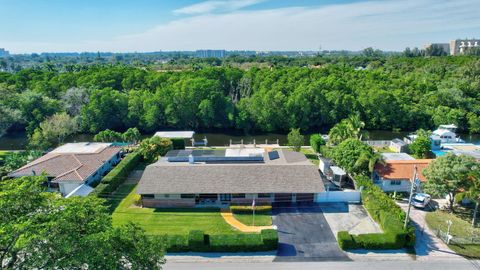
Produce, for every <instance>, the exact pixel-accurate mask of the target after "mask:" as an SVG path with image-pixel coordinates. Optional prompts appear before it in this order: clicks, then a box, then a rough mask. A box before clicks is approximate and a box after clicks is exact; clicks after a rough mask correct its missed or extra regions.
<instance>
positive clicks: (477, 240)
mask: <svg viewBox="0 0 480 270" xmlns="http://www.w3.org/2000/svg"><path fill="white" fill-rule="evenodd" d="M433 232H434V233H435V235H436V236H437V237H438V238H440V239H442V241H443V242H445V243H450V244H462V245H469V244H477V245H480V234H478V233H475V232H472V233H471V234H470V235H471V237H458V236H455V235H450V236H449V235H448V234H447V232H446V231H442V230H439V229H434V230H433ZM448 238H450V242H449V241H448Z"/></svg>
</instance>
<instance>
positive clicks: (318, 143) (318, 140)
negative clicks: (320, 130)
mask: <svg viewBox="0 0 480 270" xmlns="http://www.w3.org/2000/svg"><path fill="white" fill-rule="evenodd" d="M323 145H325V140H324V139H323V138H322V136H320V134H313V135H312V136H310V146H311V147H312V149H313V151H315V153H320V148H321V147H322V146H323Z"/></svg>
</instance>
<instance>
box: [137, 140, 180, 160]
mask: <svg viewBox="0 0 480 270" xmlns="http://www.w3.org/2000/svg"><path fill="white" fill-rule="evenodd" d="M172 149H173V143H172V140H170V139H167V138H160V137H158V136H153V137H151V138H148V139H144V140H143V141H141V142H140V145H139V146H138V151H139V152H140V154H141V155H142V156H143V158H144V159H145V160H148V161H155V160H157V159H158V157H160V156H164V155H165V154H166V153H167V152H168V151H170V150H172Z"/></svg>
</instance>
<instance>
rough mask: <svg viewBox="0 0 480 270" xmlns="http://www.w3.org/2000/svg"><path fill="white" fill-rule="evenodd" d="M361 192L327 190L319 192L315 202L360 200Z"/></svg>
mask: <svg viewBox="0 0 480 270" xmlns="http://www.w3.org/2000/svg"><path fill="white" fill-rule="evenodd" d="M360 201H361V198H360V192H359V191H351V192H347V191H325V192H320V193H317V197H316V199H315V202H318V203H322V202H347V203H349V202H355V203H356V202H360Z"/></svg>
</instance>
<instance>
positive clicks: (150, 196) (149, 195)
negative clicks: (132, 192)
mask: <svg viewBox="0 0 480 270" xmlns="http://www.w3.org/2000/svg"><path fill="white" fill-rule="evenodd" d="M142 198H148V199H150V198H151V199H153V198H155V196H154V195H153V194H142Z"/></svg>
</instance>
